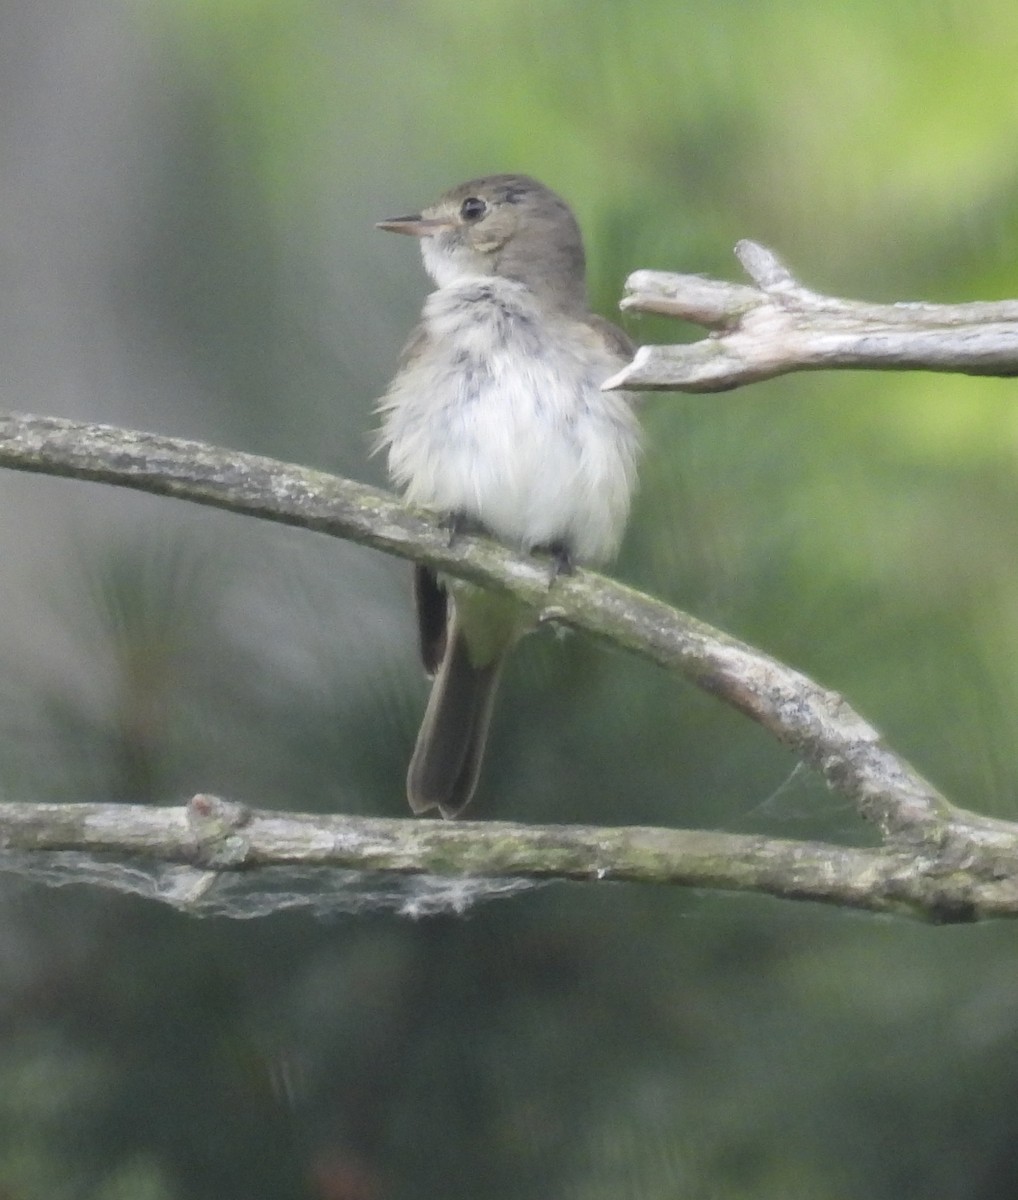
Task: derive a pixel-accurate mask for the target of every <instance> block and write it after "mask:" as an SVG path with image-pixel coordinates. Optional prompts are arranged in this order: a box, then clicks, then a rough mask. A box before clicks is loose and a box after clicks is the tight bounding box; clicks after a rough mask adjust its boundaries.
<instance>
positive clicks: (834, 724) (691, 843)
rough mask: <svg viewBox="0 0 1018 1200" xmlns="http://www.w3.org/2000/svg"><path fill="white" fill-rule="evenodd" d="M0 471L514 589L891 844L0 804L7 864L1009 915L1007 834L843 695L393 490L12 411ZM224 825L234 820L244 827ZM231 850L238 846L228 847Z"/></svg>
mask: <svg viewBox="0 0 1018 1200" xmlns="http://www.w3.org/2000/svg"><path fill="white" fill-rule="evenodd" d="M0 465H5V466H8V467H11V468H14V469H18V470H23V471H35V472H43V473H48V474H53V475H63V476H69V477H72V478H77V479H86V480H95V481H99V482H104V483H107V484H115V485H118V486H123V487H131V488H136V489H139V490H144V491H149V492H153V493H156V494H159V495H167V496H174V497H177V498H179V499H185V500H190V501H192V502H196V503H199V504H206V505H213V506H216V507H218V508H222V509H227V510H229V511H233V512H238V513H244V514H247V515H251V516H257V517H260V518H263V519H266V520H272V521H278V522H282V523H285V524H288V525H293V526H297V527H300V528H305V529H310V530H313V531H317V532H320V533H325V534H328V535H330V536H333V537H341V538H347V539H350V540H352V541H356V542H360V543H362V544H364V545H368V546H373V547H376V548H377V549H380V550H383V551H386V552H387V553H390V554H396V555H399V556H402V557H404V558H414V559H419V560H422V561H427V562H429V563H431V564H433V565H434V566H436V567H438V568H440V569H442V570H443V571H446V572H449V573H450V574H453V575H457V576H460V577H463V578H468V579H471V580H474V581H475V582H478V583H481V584H484V585H487V586H489V587H494V588H500V589H503V590H505V591H508V592H511V593H512V594H514V595H515V596H517V597H518V598H519V599H520V600H521V601H522V602H524V603H525V604H528V605H530V606H531V607H532V608H533V609H534V611H535V614H536V615H537V616H538V618H539V619H541V620H546V621H553V622H557V623H559V624H562V625H567V626H569V627H571V628H574V629H578V630H583V631H584V632H586V633H590V634H593V635H595V636H597V637H599V638H602V639H604V640H606V641H610V642H612V643H614V644H616V645H619V646H622V647H623V648H625V649H627V650H630V651H632V652H634V653H637V654H640V655H642V656H644V657H645V658H648V659H650V660H651V661H653V662H655V663H658V664H659V665H660V666H663V667H665V668H666V669H669V670H672V671H674V672H676V673H678V674H680V675H682V676H683V677H684V678H685V679H687V680H688V681H690V682H692V683H694V684H696V685H697V686H698V687H700V688H702V689H704V690H705V691H707V692H710V693H711V694H712V695H714V696H717V697H718V698H719V699H721V700H724V701H725V702H726V703H728V704H730V705H731V706H733V707H734V708H737V709H738V710H739V711H740V712H742V713H744V714H746V715H747V716H749V717H751V718H752V719H753V720H755V721H757V722H758V723H759V724H760V725H762V726H763V727H764V728H765V729H766V730H767V731H768V732H769V733H770V734H771V735H772V736H774V737H775V738H777V739H778V740H779V741H780V742H781V743H783V744H784V745H786V746H788V747H790V748H791V749H793V750H794V751H795V752H796V753H797V754H798V755H800V756H801V757H802V758H803V759H804V760H805V761H806V762H807V763H809V764H810V765H811V766H812V767H814V768H815V769H816V770H817V771H819V772H820V773H821V774H822V775H823V777H824V778H825V779H826V780H827V782H828V784H829V785H830V786H831V787H832V788H834V789H836V790H837V791H839V792H841V793H842V794H844V795H846V796H848V797H849V798H850V799H851V800H852V801H853V803H854V804H855V805H856V807H857V809H858V811H859V812H860V814H861V815H862V816H864V817H865V818H867V819H868V820H870V821H872V822H874V823H875V824H876V825H877V826H878V827H879V829H880V830H881V832H882V833H883V835H884V837H885V838H886V839H887V843H888V845H887V849H885V850H881V851H868V850H867V851H862V850H848V849H845V848H844V847H839V846H818V845H815V844H812V843H797V842H785V841H778V840H773V839H759V838H752V837H748V838H738V837H733V836H731V835H715V834H709V833H689V832H681V831H665V830H603V829H586V828H579V829H577V830H572V829H571V828H570V829H569V830H563V829H561V828H537V829H535V830H532V831H527V830H524V829H519V828H518V827H515V826H506V825H503V824H501V823H487V822H486V823H483V824H479V823H468V822H465V823H462V824H457V825H451V826H450V825H441V824H435V823H431V822H421V821H379V822H370V821H369V822H365V821H358V820H353V819H352V818H343V817H318V816H313V817H312V816H301V815H292V814H291V815H286V816H284V815H282V814H265V813H254V814H251V813H248V812H247V811H246V810H242V809H236V810H234V809H231V808H229V807H228V806H227V807H222V806H219V807H217V806H216V803H213V802H211V801H209V800H208V799H207V798H206V800H205V801H203V803H206V804H207V805H208V804H211V807H210V808H209V812H211V813H212V814H213V815H214V818H215V820H214V821H213V822H212V824H213V825H214V824H215V821H223V820H225V821H226V823H227V825H228V827H229V829H230V830H231V831H232V832H230V833H228V835H226V836H224V837H222V838H220V837H218V836H216V837H213V836H211V835H210V833H209V829H210V827H211V826H210V823H209V821H208V820H205V821H204V823H203V822H202V821H201V820H198V818H199V817H200V816H201V810H200V806H199V809H198V810H196V809H195V805H194V803H192V806H191V809H190V810H189V817H188V818H187V820H185V814H184V810H179V809H150V808H131V807H125V806H121V805H113V806H104V805H99V806H94V805H69V806H62V805H26V806H19V805H5V806H0V844H3V845H5V846H6V847H7V848H8V849H17V848H33V849H36V850H42V849H46V850H56V849H61V848H65V849H66V848H70V847H75V848H79V849H89V848H91V849H96V848H97V849H100V850H104V851H105V850H108V851H113V852H118V853H137V854H141V855H144V856H149V857H152V856H155V857H159V856H163V857H164V858H166V859H167V860H169V861H188V862H191V861H199V862H214V865H215V866H216V867H217V868H222V869H224V870H225V869H233V868H234V867H235V866H237V865H243V866H245V867H252V866H255V865H259V864H264V863H272V862H275V863H280V862H286V861H291V860H290V859H287V857H286V856H287V854H288V853H290V851H289V850H287V847H288V846H290V845H291V844H292V845H293V846H295V847H296V849H294V850H293V853H295V854H297V855H298V857H297V858H296V859H294V860H293V861H300V862H303V863H308V862H316V861H319V859H318V858H316V857H315V856H316V855H321V856H322V857H321V861H322V862H329V863H341V864H345V863H347V862H349V863H350V864H352V865H356V866H357V868H358V869H368V868H373V869H383V868H384V869H385V870H391V871H400V870H402V871H409V872H418V871H434V872H439V873H445V874H448V875H454V876H464V875H477V874H482V875H483V874H493V873H498V874H502V873H508V874H516V875H529V876H534V877H554V878H612V879H645V880H656V881H658V882H672V883H678V884H683V885H686V886H696V887H717V888H727V889H732V890H751V891H760V892H767V893H769V894H774V895H785V896H789V897H793V898H800V899H801V898H808V899H818V900H828V901H830V902H831V903H839V904H846V905H851V906H854V907H864V908H871V909H876V910H880V911H887V910H890V909H894V910H896V911H897V910H903V911H912V912H914V913H916V914H924V915H926V916H929V917H935V918H937V919H942V920H943V919H954V920H958V919H963V918H964V919H973V918H974V917H976V916H982V915H990V914H992V915H1002V914H1005V913H1006V914H1008V915H1011V914H1012V913H1016V912H1018V895H1016V894H1015V888H1016V887H1018V884H1016V882H1015V879H1016V875H1018V826H1015V825H1011V824H1009V823H1007V822H1003V821H997V820H993V819H991V818H988V817H981V816H978V815H975V814H972V813H968V812H965V811H963V810H961V809H958V808H955V807H954V806H952V805H951V804H949V803H948V801H947V800H946V799H945V798H944V797H943V796H941V795H940V793H939V792H937V790H936V789H935V788H933V787H932V785H930V784H929V783H928V782H927V781H926V780H925V779H923V778H922V776H921V775H919V774H918V773H917V772H916V771H915V770H914V768H913V767H911V766H910V765H909V764H908V763H907V762H905V761H904V760H903V759H902V758H900V757H899V756H898V755H896V754H894V753H893V752H892V751H891V750H890V749H888V748H887V747H886V746H885V745H884V744H883V742H882V740H881V737H880V735H879V733H878V732H877V731H876V730H875V729H874V728H873V727H872V726H871V725H869V724H868V723H867V722H866V721H865V720H864V719H863V718H862V717H860V716H859V714H858V713H856V712H855V711H854V710H853V709H852V708H851V707H850V706H849V705H848V704H847V703H846V702H845V701H844V700H843V699H842V698H841V697H840V696H838V695H837V694H836V693H834V692H831V691H829V690H827V689H825V688H823V687H821V686H820V685H818V684H816V683H814V682H813V681H812V680H810V679H808V678H807V677H806V676H804V675H802V674H800V673H799V672H797V671H795V670H793V669H792V668H790V667H787V666H785V665H784V664H782V663H780V662H777V661H776V660H775V659H772V658H770V657H769V656H768V655H766V654H764V653H762V652H761V651H759V650H756V649H754V648H753V647H751V646H748V645H746V644H744V643H742V642H739V641H738V640H736V639H735V638H732V637H729V636H728V635H726V634H724V633H721V632H720V631H718V630H716V629H713V628H711V627H710V626H708V625H706V624H704V623H702V622H700V621H697V620H696V619H695V618H693V617H690V616H688V615H687V614H685V613H682V612H679V611H677V610H675V609H672V608H669V607H668V606H667V605H664V604H661V603H660V602H658V601H655V600H653V599H651V598H650V597H647V596H644V595H641V594H640V593H638V592H635V591H633V590H632V589H629V588H626V587H623V586H622V585H620V584H618V583H614V582H612V581H610V580H607V579H604V578H602V577H600V576H597V575H594V574H591V573H590V572H586V571H578V572H577V573H576V574H575V575H572V576H565V577H562V576H560V577H558V578H557V579H555V580H554V581H553V582H550V580H551V572H550V570H549V565H548V563H547V562H546V561H542V560H540V559H538V558H535V557H525V556H520V555H518V554H514V553H513V552H511V551H509V550H507V549H506V548H505V547H503V546H500V545H498V544H497V543H494V542H491V541H488V540H486V539H483V538H476V537H467V536H464V537H462V538H457V539H456V541H455V544H454V545H452V546H450V545H449V538H448V534H447V532H446V531H445V530H443V529H442V528H441V527H440V526H439V524H438V523H437V522H436V521H435V520H434V519H433V518H431V517H429V516H427V515H426V514H422V513H416V512H414V511H413V510H411V509H408V508H406V507H405V506H404V505H403V504H402V503H401V502H400V501H399V500H397V499H396V498H395V497H394V496H391V495H389V494H387V493H385V492H382V491H379V490H377V489H374V488H369V487H366V486H364V485H362V484H357V483H351V482H350V481H348V480H343V479H339V478H336V477H334V476H331V475H326V474H323V473H320V472H315V471H310V470H307V469H305V468H302V467H296V466H292V465H290V464H287V463H281V462H277V461H275V460H273V459H269V458H263V457H260V456H256V455H248V454H241V453H239V452H236V451H224V450H219V449H216V448H213V447H210V446H207V445H203V444H200V443H197V442H189V441H182V440H179V439H175V438H167V437H159V436H155V435H152V434H143V433H137V432H132V431H127V430H118V429H113V428H110V427H108V426H98V425H86V424H80V423H75V422H70V421H62V420H57V419H55V418H49V417H32V416H24V415H21V416H19V415H15V414H7V415H0ZM234 812H236V813H241V814H243V816H242V818H241V817H237V818H236V820H235V819H234V816H232V815H231V814H233V813H234ZM196 813H197V816H196ZM224 814H225V816H224ZM196 820H197V821H198V826H200V828H199V829H198V833H196V832H195V829H196V825H195V822H196ZM188 821H189V822H190V823H188ZM238 821H239V822H240V824H238V823H237V822H238ZM241 825H242V826H243V829H242V832H241V833H240V834H238V833H237V831H238V830H239V829H240V826H241ZM255 834H257V836H254V835H255ZM235 835H237V836H240V841H239V842H234V841H231V840H230V839H231V838H233V837H234V836H235ZM270 835H271V836H270ZM263 837H264V838H267V839H268V840H267V841H262V840H259V839H261V838H263ZM273 839H275V840H273ZM213 844H214V847H215V852H214V854H212V858H209V853H210V851H209V846H210V845H213ZM231 846H232V847H233V848H234V849H233V850H231V849H230V847H231ZM196 847H197V848H196ZM234 850H235V851H236V853H237V855H238V856H239V857H238V859H237V862H236V863H234V862H233V861H232V858H231V855H232V854H233V853H234ZM346 854H349V856H350V857H349V859H348V858H345V857H344V855H346ZM401 855H403V856H404V857H403V858H401V857H400V856H401ZM401 864H402V865H401Z"/></svg>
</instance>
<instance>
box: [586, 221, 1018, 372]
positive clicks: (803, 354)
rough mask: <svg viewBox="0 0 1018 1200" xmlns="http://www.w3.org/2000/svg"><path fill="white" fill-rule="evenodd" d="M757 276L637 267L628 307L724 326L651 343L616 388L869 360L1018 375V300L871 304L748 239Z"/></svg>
mask: <svg viewBox="0 0 1018 1200" xmlns="http://www.w3.org/2000/svg"><path fill="white" fill-rule="evenodd" d="M735 253H736V255H737V257H738V259H739V261H740V262H741V263H742V265H743V267H744V268H745V270H746V273H747V274H748V275H749V276H750V278H751V279H752V280H753V282H754V284H755V285H756V286H755V287H749V286H747V285H746V284H737V283H722V282H719V281H715V280H711V279H703V278H701V277H699V276H697V275H672V274H668V273H666V272H663V271H637V272H635V273H634V274H633V275H631V276H630V277H629V279H628V280H627V281H626V290H627V294H626V296H625V297H624V298H623V300H622V303H621V307H622V308H623V309H624V310H626V311H628V312H649V313H660V314H663V315H665V316H670V317H677V318H679V319H681V320H684V321H690V322H692V323H694V324H697V325H702V326H704V327H705V328H707V329H711V330H714V331H716V332H715V333H714V334H713V335H712V336H710V337H707V338H703V339H701V340H700V341H698V342H693V343H691V344H688V345H677V346H641V347H640V349H639V350H638V351H637V353H636V356H635V358H634V359H633V361H632V362H631V363H630V364H629V365H628V366H627V367H624V368H623V369H622V370H621V371H619V372H618V374H616V375H613V376H612V378H611V379H610V380H608V382H607V383H606V384H605V387H606V388H622V387H625V388H638V389H646V390H651V391H681V392H720V391H726V390H728V389H731V388H735V387H741V386H743V385H744V384H747V383H757V382H759V381H760V380H762V379H771V378H773V377H774V376H776V375H785V374H789V373H790V372H793V371H820V370H828V369H830V368H835V367H842V368H843V367H855V368H859V367H865V368H870V369H876V370H884V371H904V370H916V371H954V372H959V373H961V374H965V375H995V376H1012V375H1018V301H1015V300H1004V301H1000V302H998V303H988V302H979V303H973V304H918V303H916V304H911V303H910V304H868V303H865V302H863V301H858V300H840V299H836V298H834V297H831V296H823V295H821V294H820V293H819V292H813V291H810V290H809V289H808V288H805V287H803V286H802V284H800V283H798V282H797V281H796V280H795V279H794V278H793V276H792V274H791V273H790V272H789V270H788V268H787V267H785V266H784V264H783V263H782V262H781V261H780V259H779V258H778V257H777V255H775V254H774V253H773V251H771V250H768V249H766V248H765V247H764V246H760V245H758V244H757V243H756V242H750V241H742V242H739V244H738V245H737V246H736V248H735Z"/></svg>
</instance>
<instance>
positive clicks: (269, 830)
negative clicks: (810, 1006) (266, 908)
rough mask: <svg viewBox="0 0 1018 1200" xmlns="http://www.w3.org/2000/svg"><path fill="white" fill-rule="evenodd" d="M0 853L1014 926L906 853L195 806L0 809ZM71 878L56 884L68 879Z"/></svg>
mask: <svg viewBox="0 0 1018 1200" xmlns="http://www.w3.org/2000/svg"><path fill="white" fill-rule="evenodd" d="M0 848H2V851H3V853H6V854H12V853H13V854H18V853H21V854H24V853H26V852H29V853H33V854H36V855H53V854H54V853H56V852H61V851H78V852H86V853H90V854H92V855H96V856H114V857H115V858H116V859H117V860H118V861H119V862H124V861H127V862H131V863H133V864H134V868H133V869H134V870H135V871H137V872H139V873H143V872H144V869H145V864H146V863H147V862H159V863H177V864H184V865H187V866H191V867H194V868H196V869H197V871H198V872H204V873H205V875H204V880H205V881H206V882H207V884H208V885H209V886H211V885H212V884H213V883H214V881H215V880H216V879H217V878H218V877H220V876H221V875H223V874H232V873H234V872H244V871H247V872H251V871H254V870H256V869H258V868H265V867H277V868H278V867H287V868H298V867H316V868H328V867H331V868H344V869H347V870H351V871H358V872H365V871H368V872H371V871H378V872H392V873H395V874H397V875H403V876H408V875H409V876H412V875H429V876H437V877H446V878H459V877H471V878H475V877H476V878H481V879H483V878H486V877H498V878H519V879H527V880H572V881H582V882H593V883H605V882H620V881H626V882H638V883H655V884H667V885H672V886H677V887H689V888H701V889H704V888H709V889H715V890H723V891H729V892H750V893H756V894H760V895H768V896H777V897H783V898H785V899H794V900H812V901H818V902H821V903H827V904H834V905H839V906H841V907H846V908H855V909H863V910H868V911H870V912H884V913H896V914H900V915H903V916H909V917H914V918H918V919H920V920H928V921H934V922H938V923H947V922H961V921H975V920H979V919H982V918H987V917H1011V916H1016V915H1018V874H1015V873H1010V874H1007V875H1001V874H1000V873H999V872H997V873H995V872H993V871H988V870H985V869H982V868H981V867H980V866H979V865H978V864H976V863H970V864H968V865H967V866H966V867H964V868H960V867H956V868H955V869H952V870H947V869H944V868H943V866H942V865H940V864H939V863H938V862H937V861H936V860H935V859H931V858H926V857H923V856H921V855H916V854H913V853H910V852H907V851H905V850H893V849H861V848H855V847H845V846H831V845H824V844H818V843H815V842H796V841H789V840H785V839H781V838H767V837H756V836H751V835H746V834H732V833H713V832H708V831H700V830H684V829H654V828H646V827H621V828H598V827H594V826H587V825H519V824H511V823H509V822H502V821H485V822H480V821H462V822H459V821H457V822H443V821H428V820H419V819H412V818H408V819H385V818H368V817H345V816H338V815H331V816H323V815H318V814H308V813H281V812H267V811H259V810H255V809H248V808H245V807H244V806H243V805H240V804H234V803H228V802H225V801H222V800H219V799H217V798H216V797H213V796H195V797H194V798H193V799H192V800H191V801H190V803H189V804H188V805H186V806H185V807H180V808H153V807H147V806H143V805H122V804H40V805H31V804H25V805H18V804H6V805H0ZM2 865H3V855H2V853H0V866H2ZM72 871H73V867H71V868H69V869H68V876H67V878H66V879H65V880H64V882H71V881H72V878H73V875H72ZM202 878H203V876H202V875H200V874H199V876H198V882H199V883H200V881H201V880H202ZM160 898H162V899H165V900H168V901H169V902H171V903H173V904H175V905H176V906H177V907H181V908H194V909H195V910H197V911H200V910H201V907H202V905H201V902H202V900H203V899H204V897H203V889H202V887H201V886H196V884H195V882H192V883H191V884H190V886H189V887H187V888H186V889H177V890H175V891H172V892H168V893H166V894H164V895H162V896H161V897H160Z"/></svg>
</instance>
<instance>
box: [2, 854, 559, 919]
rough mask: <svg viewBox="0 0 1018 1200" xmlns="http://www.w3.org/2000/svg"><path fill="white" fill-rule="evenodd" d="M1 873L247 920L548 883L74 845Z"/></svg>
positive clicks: (495, 893)
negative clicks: (124, 854)
mask: <svg viewBox="0 0 1018 1200" xmlns="http://www.w3.org/2000/svg"><path fill="white" fill-rule="evenodd" d="M0 872H3V873H4V874H7V875H13V876H16V877H17V878H20V879H24V880H26V881H29V882H32V883H38V884H44V885H46V886H47V887H67V886H72V885H82V884H84V885H88V886H92V887H101V888H106V889H109V890H112V891H115V892H120V893H123V894H125V895H131V896H140V897H143V898H145V899H148V900H158V901H161V902H162V903H164V904H169V905H170V906H171V907H172V908H175V909H177V910H178V911H180V912H186V913H189V914H190V915H192V916H200V917H233V918H236V919H241V920H249V919H251V918H254V917H265V916H268V915H269V914H271V913H277V912H287V911H293V910H295V909H304V910H307V911H308V912H309V913H311V914H312V915H313V916H316V917H329V916H336V915H345V914H350V913H363V912H379V911H389V912H395V913H397V914H399V915H401V916H405V917H412V918H416V917H427V916H432V915H435V914H438V913H454V914H458V915H462V914H464V913H466V912H467V911H468V910H469V909H471V908H473V907H474V905H476V904H479V903H481V902H483V901H486V900H498V899H504V898H506V897H509V896H513V895H516V894H517V893H519V892H523V891H532V890H533V889H535V888H538V887H542V886H544V884H543V883H541V882H540V881H534V880H527V879H483V878H476V877H471V878H454V877H448V878H446V877H440V876H437V875H397V874H394V873H392V872H387V871H351V870H345V869H342V868H338V867H299V866H296V867H294V866H278V867H259V868H257V869H255V870H250V871H209V870H202V869H201V868H198V867H189V866H182V865H177V864H171V863H155V862H149V861H145V860H141V859H138V860H135V861H133V862H130V861H124V860H123V859H116V860H114V859H113V858H103V857H102V856H100V855H94V854H86V853H83V852H81V851H77V850H61V851H48V852H37V851H33V852H31V853H20V852H16V851H11V852H8V853H4V854H0Z"/></svg>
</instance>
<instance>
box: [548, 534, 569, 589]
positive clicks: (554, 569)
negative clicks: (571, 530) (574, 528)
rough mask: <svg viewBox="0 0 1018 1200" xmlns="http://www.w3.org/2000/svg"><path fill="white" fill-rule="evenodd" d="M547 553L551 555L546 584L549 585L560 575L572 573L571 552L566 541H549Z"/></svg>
mask: <svg viewBox="0 0 1018 1200" xmlns="http://www.w3.org/2000/svg"><path fill="white" fill-rule="evenodd" d="M548 553H549V554H550V555H551V578H550V579H549V580H548V586H549V587H551V585H552V584H553V583H554V582H555V580H556V579H558V577H559V576H560V575H572V573H573V554H572V550H571V549H570V547H569V544H568V543H567V542H552V543H550V545H549V546H548Z"/></svg>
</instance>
